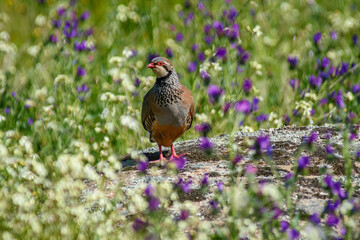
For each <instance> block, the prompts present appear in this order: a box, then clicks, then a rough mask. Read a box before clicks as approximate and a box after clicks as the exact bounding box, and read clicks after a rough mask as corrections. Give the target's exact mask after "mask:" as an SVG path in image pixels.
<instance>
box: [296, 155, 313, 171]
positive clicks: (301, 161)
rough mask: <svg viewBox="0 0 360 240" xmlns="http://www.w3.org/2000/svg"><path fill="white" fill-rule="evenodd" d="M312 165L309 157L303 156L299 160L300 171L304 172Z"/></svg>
mask: <svg viewBox="0 0 360 240" xmlns="http://www.w3.org/2000/svg"><path fill="white" fill-rule="evenodd" d="M309 163H310V158H309V157H308V156H301V157H300V158H299V159H298V171H301V170H303V169H304V168H306V167H307V166H308V165H309Z"/></svg>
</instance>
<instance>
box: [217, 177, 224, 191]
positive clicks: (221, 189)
mask: <svg viewBox="0 0 360 240" xmlns="http://www.w3.org/2000/svg"><path fill="white" fill-rule="evenodd" d="M216 185H217V187H218V190H219V192H222V191H224V184H223V183H222V181H221V180H220V181H218V182H217V183H216Z"/></svg>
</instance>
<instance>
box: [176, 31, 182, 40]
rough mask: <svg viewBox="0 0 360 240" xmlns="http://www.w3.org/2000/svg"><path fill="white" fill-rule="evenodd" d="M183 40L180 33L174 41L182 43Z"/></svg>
mask: <svg viewBox="0 0 360 240" xmlns="http://www.w3.org/2000/svg"><path fill="white" fill-rule="evenodd" d="M183 40H184V34H182V33H181V32H178V33H177V34H176V36H175V41H177V42H182V41H183Z"/></svg>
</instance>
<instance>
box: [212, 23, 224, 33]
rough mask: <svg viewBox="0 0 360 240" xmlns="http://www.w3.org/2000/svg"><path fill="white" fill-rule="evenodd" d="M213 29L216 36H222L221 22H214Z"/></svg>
mask: <svg viewBox="0 0 360 240" xmlns="http://www.w3.org/2000/svg"><path fill="white" fill-rule="evenodd" d="M213 28H214V29H215V30H216V34H217V35H218V36H221V35H223V34H224V27H223V25H222V23H221V22H219V21H214V23H213Z"/></svg>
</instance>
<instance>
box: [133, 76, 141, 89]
mask: <svg viewBox="0 0 360 240" xmlns="http://www.w3.org/2000/svg"><path fill="white" fill-rule="evenodd" d="M140 83H141V81H140V79H139V78H136V79H135V81H134V86H135V87H138V86H140Z"/></svg>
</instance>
